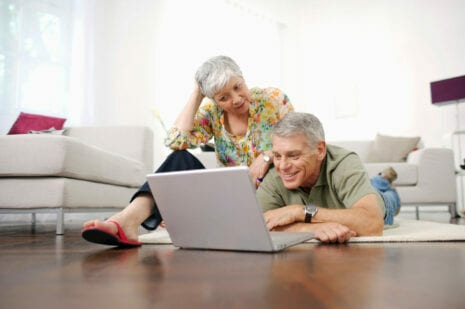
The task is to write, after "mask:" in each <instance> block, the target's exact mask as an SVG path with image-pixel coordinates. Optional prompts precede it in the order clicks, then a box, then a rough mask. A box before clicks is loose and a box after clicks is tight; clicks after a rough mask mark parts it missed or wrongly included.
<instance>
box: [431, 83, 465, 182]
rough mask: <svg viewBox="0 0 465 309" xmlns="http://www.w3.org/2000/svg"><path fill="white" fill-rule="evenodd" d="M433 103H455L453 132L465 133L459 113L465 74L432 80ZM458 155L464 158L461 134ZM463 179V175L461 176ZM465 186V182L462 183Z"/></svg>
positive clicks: (463, 96)
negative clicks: (455, 116) (455, 122)
mask: <svg viewBox="0 0 465 309" xmlns="http://www.w3.org/2000/svg"><path fill="white" fill-rule="evenodd" d="M430 88H431V103H433V104H435V105H438V106H439V105H445V104H451V103H455V106H456V110H457V111H456V113H457V124H456V126H457V128H456V131H455V132H453V133H452V136H454V135H457V136H458V135H463V134H465V130H462V131H461V130H460V115H459V103H461V102H460V101H461V100H463V99H465V75H464V76H458V77H453V78H448V79H443V80H438V81H435V82H431V86H430ZM458 155H459V160H461V159H462V145H461V142H460V136H458ZM459 165H460V168H461V169H465V160H463V164H460V163H459ZM460 179H461V181H462V177H461V178H460ZM462 187H463V184H462Z"/></svg>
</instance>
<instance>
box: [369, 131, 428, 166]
mask: <svg viewBox="0 0 465 309" xmlns="http://www.w3.org/2000/svg"><path fill="white" fill-rule="evenodd" d="M419 141H420V137H419V136H415V137H396V136H387V135H381V134H377V135H376V139H375V143H374V146H373V148H372V151H371V152H370V153H369V155H368V158H367V162H405V161H406V160H407V156H408V154H409V153H410V152H411V151H413V150H415V149H416V148H417V145H418V142H419Z"/></svg>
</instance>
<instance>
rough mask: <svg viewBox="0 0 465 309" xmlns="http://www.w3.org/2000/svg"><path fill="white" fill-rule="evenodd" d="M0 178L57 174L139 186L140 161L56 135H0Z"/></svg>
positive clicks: (141, 177)
mask: <svg viewBox="0 0 465 309" xmlns="http://www.w3.org/2000/svg"><path fill="white" fill-rule="evenodd" d="M0 148H1V149H2V150H1V151H0V177H29V176H32V177H43V176H57V177H68V178H74V179H81V180H88V181H94V182H100V183H108V184H115V185H123V186H128V187H138V186H140V185H141V184H142V183H143V182H144V181H145V176H146V168H145V166H144V164H143V163H142V162H139V161H136V160H134V159H130V158H128V157H124V156H122V155H119V154H115V153H112V152H108V151H105V150H103V149H101V148H98V147H96V146H92V145H89V144H85V143H83V142H81V141H80V140H78V139H76V138H72V137H67V136H57V135H36V134H27V135H7V136H0Z"/></svg>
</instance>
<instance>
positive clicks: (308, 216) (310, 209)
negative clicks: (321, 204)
mask: <svg viewBox="0 0 465 309" xmlns="http://www.w3.org/2000/svg"><path fill="white" fill-rule="evenodd" d="M304 212H305V221H304V222H305V223H310V222H312V218H313V217H315V215H316V213H317V212H318V208H316V206H315V205H313V204H307V205H305V206H304Z"/></svg>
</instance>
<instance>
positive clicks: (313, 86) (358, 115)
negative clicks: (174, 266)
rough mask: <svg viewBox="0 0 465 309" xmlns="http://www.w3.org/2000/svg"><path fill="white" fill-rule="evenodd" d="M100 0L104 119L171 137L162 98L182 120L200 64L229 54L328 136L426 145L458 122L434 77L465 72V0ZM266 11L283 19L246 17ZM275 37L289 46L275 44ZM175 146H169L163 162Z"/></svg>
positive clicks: (99, 106)
mask: <svg viewBox="0 0 465 309" xmlns="http://www.w3.org/2000/svg"><path fill="white" fill-rule="evenodd" d="M96 5H97V7H96V11H95V16H96V25H95V27H96V32H95V56H96V58H95V69H96V70H95V84H94V86H95V111H94V115H95V120H94V121H95V123H96V124H110V123H111V124H132V123H140V124H147V125H151V126H152V127H153V128H154V130H155V131H157V132H158V133H159V134H157V135H156V143H157V144H158V145H160V146H161V143H162V139H163V134H162V132H161V127H160V126H159V124H158V123H157V121H156V120H155V119H154V118H153V116H152V109H153V108H157V109H158V110H159V111H160V113H161V115H162V117H163V119H164V120H165V122H166V124H167V126H170V125H171V123H172V121H173V120H174V118H175V116H176V114H177V112H178V111H179V110H180V109H181V107H182V105H183V104H184V103H185V100H186V98H187V96H188V95H189V93H190V90H191V87H192V80H193V79H192V78H193V74H194V71H195V69H196V68H197V66H198V65H199V64H200V63H201V62H202V61H203V60H205V59H206V58H208V57H210V56H213V55H216V54H220V53H225V54H229V55H231V56H232V57H234V58H235V59H236V60H237V61H238V62H239V64H240V65H241V66H242V68H243V70H244V74H245V76H246V79H247V81H248V84H249V86H277V87H279V88H281V89H283V90H285V91H286V92H287V93H288V95H289V96H290V98H291V101H292V102H293V104H294V106H295V107H296V108H297V109H298V110H302V111H308V112H312V113H314V114H316V115H317V116H319V117H320V118H321V119H322V121H323V122H324V124H325V127H326V132H327V137H328V139H332V140H335V139H358V138H373V137H374V136H375V134H376V133H377V132H379V133H384V134H392V135H405V136H411V135H420V136H422V138H423V140H424V143H425V145H427V146H441V145H443V144H444V135H445V134H447V133H449V132H450V131H452V130H453V129H454V128H455V126H456V122H455V107H454V106H443V107H436V106H432V105H431V103H430V102H431V100H430V93H429V83H430V82H431V81H434V80H438V79H443V78H448V77H453V76H457V75H463V74H465V56H464V55H465V40H464V39H463V38H464V37H465V18H464V14H463V13H464V12H465V1H462V0H442V1H439V0H406V1H400V0H395V1H390V0H376V1H368V0H350V1H347V0H333V1H326V0H312V1H281V0H274V1H262V0H255V1H247V2H245V1H244V2H241V1H213V0H200V1H195V2H192V1H183V0H172V1H149V0H139V1H137V2H134V1H130V0H117V1H115V0H111V1H110V0H100V1H96ZM257 16H258V17H257ZM254 18H255V19H257V18H259V19H261V20H263V21H264V23H265V25H266V23H276V24H278V30H277V31H276V32H274V33H273V32H270V31H269V30H267V31H268V32H266V31H265V30H264V28H263V29H251V28H250V27H249V28H247V27H245V26H244V25H248V24H247V22H248V19H254ZM231 21H233V22H231ZM260 33H261V34H263V35H262V36H267V37H265V38H260ZM267 40H268V41H273V44H278V45H279V46H280V48H278V49H276V48H274V49H267V46H266V44H265V43H264V42H267ZM251 59H253V60H251ZM276 59H278V61H276ZM271 68H272V69H271ZM462 105H465V104H462ZM464 108H465V106H460V116H461V122H462V123H463V125H462V128H463V126H464V125H465V119H464V118H465V111H464ZM161 149H163V148H161ZM166 153H167V150H166V149H163V151H162V152H160V151H158V152H157V154H156V155H157V157H156V162H160V161H161V160H162V159H163V157H164V156H165V155H166Z"/></svg>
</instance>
